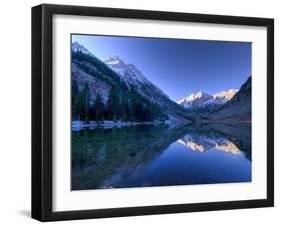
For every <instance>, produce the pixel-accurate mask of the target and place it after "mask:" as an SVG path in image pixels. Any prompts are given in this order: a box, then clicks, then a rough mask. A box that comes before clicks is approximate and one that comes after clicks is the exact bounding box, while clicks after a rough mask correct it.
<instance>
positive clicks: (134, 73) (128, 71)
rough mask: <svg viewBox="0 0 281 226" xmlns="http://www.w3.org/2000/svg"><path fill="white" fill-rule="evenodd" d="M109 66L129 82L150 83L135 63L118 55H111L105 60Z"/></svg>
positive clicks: (135, 83)
mask: <svg viewBox="0 0 281 226" xmlns="http://www.w3.org/2000/svg"><path fill="white" fill-rule="evenodd" d="M104 63H105V64H107V66H109V67H110V68H111V69H112V70H114V71H115V72H116V73H117V74H119V75H120V76H121V78H122V79H123V80H124V81H125V82H126V83H127V84H134V85H140V84H144V83H149V81H148V80H147V78H146V77H145V76H144V75H143V74H142V72H141V71H140V70H138V69H137V68H136V67H135V66H134V65H133V64H126V63H124V61H123V60H121V59H120V58H119V57H118V56H114V57H110V58H109V59H107V60H105V61H104Z"/></svg>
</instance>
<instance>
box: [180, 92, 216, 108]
mask: <svg viewBox="0 0 281 226" xmlns="http://www.w3.org/2000/svg"><path fill="white" fill-rule="evenodd" d="M212 99H213V97H212V96H211V95H209V94H207V93H204V92H202V91H200V92H197V93H192V94H190V95H189V96H187V97H185V98H183V99H181V100H179V101H177V103H178V104H180V105H182V106H183V107H184V108H187V109H191V108H203V107H205V106H206V104H208V103H209V102H210V101H211V100H212Z"/></svg>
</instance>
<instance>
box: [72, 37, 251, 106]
mask: <svg viewBox="0 0 281 226" xmlns="http://www.w3.org/2000/svg"><path fill="white" fill-rule="evenodd" d="M74 41H77V42H79V43H80V44H81V45H83V46H84V47H85V48H87V49H88V50H89V51H90V52H91V53H93V54H94V55H95V56H96V57H98V58H99V59H101V60H106V59H108V58H109V57H112V56H119V57H120V58H121V59H122V60H123V61H124V62H125V63H126V64H128V63H132V64H134V65H135V66H136V67H137V68H138V69H139V70H141V71H142V73H143V74H144V75H145V76H146V77H147V78H148V79H149V80H150V81H151V82H152V83H154V84H155V85H157V86H158V87H159V88H160V89H162V90H163V91H164V92H165V93H166V94H167V95H168V96H169V97H170V98H171V99H172V100H174V101H177V100H179V99H181V98H183V97H185V96H187V95H189V94H191V93H193V92H197V91H204V92H206V93H209V94H214V93H217V92H220V91H223V90H227V89H232V88H235V89H239V87H240V86H241V85H242V84H243V83H244V82H245V81H246V80H247V78H248V76H250V75H251V43H247V42H223V41H204V40H186V39H185V40H183V39H159V38H134V37H120V36H95V35H72V42H74Z"/></svg>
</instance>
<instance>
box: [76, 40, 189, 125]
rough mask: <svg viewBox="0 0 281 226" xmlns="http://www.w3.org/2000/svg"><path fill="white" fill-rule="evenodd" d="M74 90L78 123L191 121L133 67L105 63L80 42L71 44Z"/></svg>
mask: <svg viewBox="0 0 281 226" xmlns="http://www.w3.org/2000/svg"><path fill="white" fill-rule="evenodd" d="M72 86H73V87H72V97H73V98H72V106H73V112H74V114H73V117H74V118H77V119H81V118H82V119H87V118H89V117H90V119H91V120H96V118H98V119H99V120H102V119H103V120H121V121H128V120H129V121H154V120H160V121H163V120H167V119H169V120H170V121H171V120H174V121H181V122H182V121H186V122H187V121H188V119H190V118H191V115H190V114H189V113H187V112H186V111H185V109H184V108H182V107H181V106H179V105H178V104H176V103H175V102H173V101H172V100H170V99H169V97H168V96H167V95H166V94H165V93H164V92H163V91H162V90H160V89H159V88H158V87H156V86H155V85H154V84H152V83H151V82H150V81H149V80H148V79H147V78H146V77H145V76H144V75H143V74H142V72H141V71H140V70H138V69H137V68H136V67H135V66H134V65H133V64H126V63H124V62H123V61H122V60H121V59H120V58H119V57H117V56H115V57H112V58H110V59H108V60H106V61H104V62H102V61H101V60H99V59H98V58H97V57H96V56H94V54H93V53H91V52H90V51H88V50H87V49H86V48H85V47H84V46H82V45H80V44H79V43H78V42H74V43H73V44H72ZM74 91H75V92H74ZM88 100H89V101H88ZM85 103H86V104H85ZM97 106H99V107H97ZM79 109H82V111H83V112H79V111H80V110H79Z"/></svg>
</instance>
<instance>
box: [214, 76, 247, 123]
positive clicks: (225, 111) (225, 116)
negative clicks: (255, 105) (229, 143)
mask: <svg viewBox="0 0 281 226" xmlns="http://www.w3.org/2000/svg"><path fill="white" fill-rule="evenodd" d="M251 99H252V78H251V76H250V77H249V78H248V79H247V81H246V82H245V83H244V84H243V85H242V86H241V88H240V89H239V91H238V92H237V93H236V94H235V95H234V96H233V97H232V99H230V100H229V101H228V102H227V103H225V104H224V105H222V106H221V107H220V108H219V109H217V110H216V111H214V112H213V113H212V114H211V115H210V116H209V117H208V118H209V119H211V120H221V121H226V122H233V121H234V122H235V121H240V122H241V121H245V122H250V121H251V118H252V100H251Z"/></svg>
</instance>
